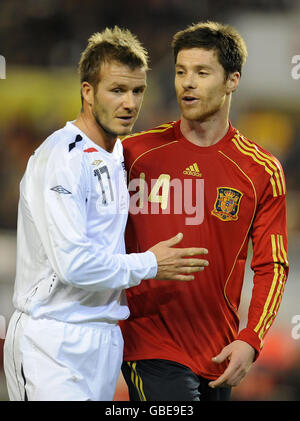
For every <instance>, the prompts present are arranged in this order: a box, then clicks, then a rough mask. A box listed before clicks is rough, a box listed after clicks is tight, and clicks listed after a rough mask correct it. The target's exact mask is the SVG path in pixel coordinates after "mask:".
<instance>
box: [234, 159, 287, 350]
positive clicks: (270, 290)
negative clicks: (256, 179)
mask: <svg viewBox="0 0 300 421" xmlns="http://www.w3.org/2000/svg"><path fill="white" fill-rule="evenodd" d="M277 165H278V168H279V170H280V171H279V173H278V174H279V176H280V177H278V179H277V180H276V181H277V186H280V187H281V188H280V189H278V188H276V189H274V185H273V188H272V185H271V183H270V182H269V180H267V183H266V185H265V189H264V192H263V194H262V196H261V199H260V201H259V203H258V207H257V212H256V216H255V219H254V221H253V226H252V231H251V238H252V244H253V257H252V262H251V269H252V270H253V271H254V278H253V290H252V297H251V301H250V306H249V312H248V322H247V326H246V328H245V329H243V330H242V331H241V332H240V334H239V336H238V339H241V340H244V341H245V342H248V343H249V344H250V345H252V346H253V347H254V348H255V350H256V351H257V355H258V353H259V351H260V349H261V348H262V346H263V344H262V341H263V338H264V336H265V335H266V333H267V331H268V330H269V328H270V327H271V325H272V324H273V322H274V320H275V317H276V316H277V313H278V309H279V306H280V303H281V300H282V295H283V292H284V288H285V284H286V280H287V277H288V271H289V263H288V254H287V253H288V243H287V229H286V188H285V181H284V174H283V171H282V168H281V166H280V164H279V163H278V162H277ZM279 183H280V184H279Z"/></svg>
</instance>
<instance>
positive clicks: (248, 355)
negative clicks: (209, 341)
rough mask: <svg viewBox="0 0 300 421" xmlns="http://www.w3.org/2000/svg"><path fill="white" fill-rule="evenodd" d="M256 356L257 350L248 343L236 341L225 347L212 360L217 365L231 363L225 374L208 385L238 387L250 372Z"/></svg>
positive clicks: (213, 386)
mask: <svg viewBox="0 0 300 421" xmlns="http://www.w3.org/2000/svg"><path fill="white" fill-rule="evenodd" d="M254 356H255V349H254V348H253V347H252V346H251V345H249V344H248V343H247V342H244V341H240V340H236V341H233V342H231V344H229V345H227V346H225V347H224V348H223V349H222V351H221V352H220V354H219V355H217V356H216V357H213V358H212V361H213V362H215V363H216V364H220V363H222V362H223V361H225V360H226V358H227V359H228V360H229V361H230V362H229V365H228V367H227V368H226V370H225V371H224V373H223V374H222V375H221V376H220V377H218V378H217V379H216V380H214V381H212V382H209V383H208V385H209V386H210V387H212V388H215V387H232V386H237V385H238V384H239V383H240V382H241V381H242V379H243V378H244V377H245V376H246V374H247V372H248V371H249V370H250V368H251V365H252V363H253V360H254Z"/></svg>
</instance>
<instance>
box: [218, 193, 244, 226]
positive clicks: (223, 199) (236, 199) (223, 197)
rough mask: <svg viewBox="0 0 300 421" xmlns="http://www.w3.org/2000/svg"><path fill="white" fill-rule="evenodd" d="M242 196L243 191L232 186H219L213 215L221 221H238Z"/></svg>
mask: <svg viewBox="0 0 300 421" xmlns="http://www.w3.org/2000/svg"><path fill="white" fill-rule="evenodd" d="M242 196H243V193H241V192H240V191H238V190H235V189H232V188H230V187H218V188H217V199H216V201H215V204H214V209H213V210H212V211H211V213H212V215H215V216H216V217H217V218H219V219H221V221H237V220H238V213H239V207H240V202H241V198H242Z"/></svg>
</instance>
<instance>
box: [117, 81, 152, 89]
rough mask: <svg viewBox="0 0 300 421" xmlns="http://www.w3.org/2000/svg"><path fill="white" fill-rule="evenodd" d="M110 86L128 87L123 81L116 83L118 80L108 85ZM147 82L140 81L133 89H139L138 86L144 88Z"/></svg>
mask: <svg viewBox="0 0 300 421" xmlns="http://www.w3.org/2000/svg"><path fill="white" fill-rule="evenodd" d="M109 87H110V88H112V89H113V88H122V89H128V85H126V84H124V83H118V82H112V83H111V84H110V85H109ZM146 87H147V84H146V83H142V84H141V85H138V86H135V87H134V88H133V89H140V88H146Z"/></svg>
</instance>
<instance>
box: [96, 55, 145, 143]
mask: <svg viewBox="0 0 300 421" xmlns="http://www.w3.org/2000/svg"><path fill="white" fill-rule="evenodd" d="M145 89H146V71H145V70H144V69H143V68H136V69H134V70H132V69H131V68H130V67H128V66H126V65H124V64H121V63H119V62H116V61H113V62H109V63H104V64H103V65H102V66H101V69H100V81H99V83H98V86H97V89H96V91H95V93H94V98H93V104H92V113H93V115H94V117H95V119H96V121H97V123H98V124H99V125H100V126H101V127H102V128H103V129H104V130H105V132H106V133H109V134H111V135H112V136H123V135H126V134H129V133H130V132H131V130H132V128H133V125H134V123H135V121H136V119H137V117H138V114H139V111H140V108H141V105H142V101H143V97H144V92H145Z"/></svg>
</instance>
